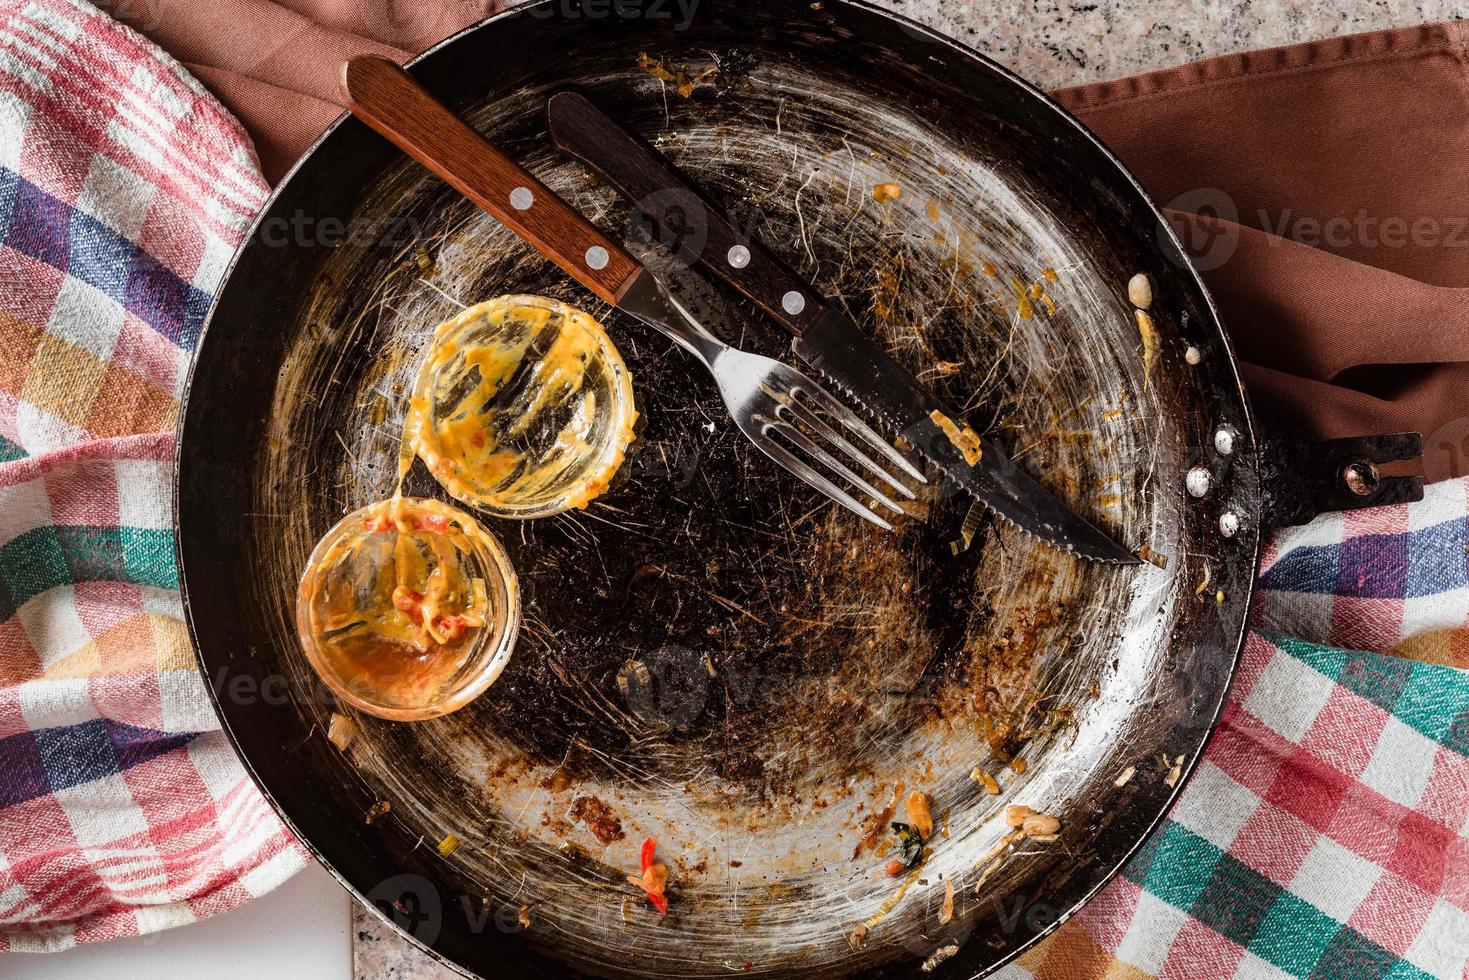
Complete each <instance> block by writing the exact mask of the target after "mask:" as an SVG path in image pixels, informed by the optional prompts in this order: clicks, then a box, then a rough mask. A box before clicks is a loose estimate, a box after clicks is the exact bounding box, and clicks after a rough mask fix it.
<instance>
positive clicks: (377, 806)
mask: <svg viewBox="0 0 1469 980" xmlns="http://www.w3.org/2000/svg"><path fill="white" fill-rule="evenodd" d="M392 808H393V804H391V803H389V802H388V801H387V800H378V801H377V802H376V803H374V804H373V805H372V807H371V808H370V809H369V810H368V811H367V816H366V817H364V818H363V821H364V822H365V823H366V824H367V825H368V826H369V827H371V826H372V825H373V823H374V822H375V821H376V820H377V819H378V818H379V817H381V816H383V815H384V814H385V813H387V812H388V811H389V810H391V809H392Z"/></svg>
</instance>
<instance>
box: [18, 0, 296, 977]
mask: <svg viewBox="0 0 1469 980" xmlns="http://www.w3.org/2000/svg"><path fill="white" fill-rule="evenodd" d="M266 192H267V188H266V186H265V183H264V181H263V179H262V178H261V176H260V174H259V171H258V168H257V167H256V165H255V159H254V155H253V152H252V150H251V149H250V144H249V141H248V139H247V138H246V136H245V134H244V133H243V131H242V130H241V129H240V127H239V126H238V124H237V123H236V122H235V121H234V120H233V119H232V118H231V117H230V116H229V115H228V114H227V113H226V112H225V111H224V110H223V109H221V108H220V106H219V105H218V104H217V103H216V102H215V100H214V99H213V97H212V96H210V95H209V94H208V93H207V92H205V91H204V89H203V88H202V87H200V85H199V84H198V83H197V82H196V81H195V80H194V79H193V78H192V77H190V76H189V75H188V73H187V72H185V71H184V70H183V69H182V68H180V67H179V65H178V64H176V63H175V62H174V61H173V60H172V59H171V58H169V57H168V56H167V55H164V54H163V53H162V52H161V51H159V50H158V49H157V48H156V47H154V46H153V45H152V44H150V43H148V42H147V41H144V40H143V39H142V38H140V37H138V36H137V35H136V34H134V33H133V32H132V31H130V30H128V29H126V28H124V27H122V26H121V25H119V24H117V23H116V22H115V21H113V20H111V19H109V18H107V17H106V16H104V15H102V14H100V13H98V12H97V11H96V10H95V9H93V8H91V7H89V6H87V5H85V4H82V3H71V2H67V0H0V350H3V353H0V950H32V951H34V950H54V949H62V948H66V947H68V946H70V945H72V944H74V943H78V942H86V941H91V940H99V939H109V938H113V937H118V936H128V935H135V934H138V933H144V932H150V931H153V930H157V929H162V928H165V927H168V926H172V925H177V924H179V923H184V922H189V921H192V920H194V919H195V918H198V917H202V916H206V915H211V914H214V913H217V912H221V911H224V910H226V909H229V908H232V907H234V906H236V905H238V904H240V903H241V902H243V901H246V900H247V899H249V898H250V897H252V896H254V895H259V894H262V893H263V892H266V891H269V890H270V889H271V888H273V887H275V885H277V884H279V883H280V882H281V881H283V880H285V879H286V878H287V877H289V876H290V875H291V874H292V873H294V872H295V871H296V870H297V869H299V868H301V867H302V866H303V864H304V861H305V857H304V855H303V853H302V851H301V849H300V846H299V844H297V843H296V842H295V841H294V840H293V839H292V838H291V837H290V836H289V835H288V834H287V833H286V831H285V829H284V828H283V826H282V825H281V824H280V822H279V821H278V819H277V818H276V816H275V814H274V813H273V812H272V811H271V809H270V808H269V806H267V805H266V803H265V802H264V800H263V799H262V798H261V797H260V795H259V793H258V791H257V790H256V788H255V786H254V784H253V783H252V782H251V781H250V780H249V779H248V778H247V777H246V775H245V773H244V771H243V769H242V768H241V767H240V765H239V762H238V760H237V759H236V758H235V756H234V754H233V752H232V751H231V749H230V747H229V744H228V742H227V741H226V739H225V737H224V735H223V733H221V732H220V730H219V721H218V719H217V718H216V717H215V715H214V712H213V710H212V709H211V707H210V704H209V699H208V696H207V693H206V691H205V690H204V685H203V682H202V680H201V679H200V676H199V674H198V671H197V669H196V667H195V665H194V658H193V655H192V653H191V650H190V646H189V639H188V633H187V630H186V629H185V627H184V624H183V620H182V610H181V608H180V604H179V598H178V594H177V592H176V589H177V585H178V574H177V571H176V569H175V566H174V558H173V537H172V534H171V531H170V523H171V517H170V506H169V499H170V486H171V472H172V457H173V433H172V429H173V427H174V424H175V422H176V421H177V415H178V396H179V392H180V388H181V386H182V382H183V378H184V373H185V369H186V367H187V365H188V361H189V357H190V353H191V351H192V348H193V346H194V342H195V340H196V338H197V337H198V334H199V329H200V325H201V322H202V320H203V317H204V312H205V308H206V306H207V305H208V303H209V299H210V296H211V295H212V293H213V290H214V288H215V286H216V285H217V284H218V282H219V279H220V276H221V274H222V272H223V269H224V266H225V264H226V262H227V260H228V258H229V255H230V253H231V251H232V249H233V247H234V245H235V243H236V242H237V241H238V240H239V239H240V237H241V236H242V235H243V233H244V231H245V229H246V227H247V226H248V223H249V221H250V218H251V216H252V214H253V213H254V211H255V210H256V208H257V207H258V206H259V204H260V202H261V201H262V200H263V199H264V197H265V194H266ZM3 972H4V968H3V967H0V973H3Z"/></svg>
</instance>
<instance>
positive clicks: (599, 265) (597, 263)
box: [587, 245, 608, 269]
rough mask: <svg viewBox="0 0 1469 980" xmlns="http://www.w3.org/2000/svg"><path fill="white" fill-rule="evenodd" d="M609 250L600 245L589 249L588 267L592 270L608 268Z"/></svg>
mask: <svg viewBox="0 0 1469 980" xmlns="http://www.w3.org/2000/svg"><path fill="white" fill-rule="evenodd" d="M607 257H608V256H607V250H606V249H605V248H603V247H602V246H600V245H593V246H592V247H591V248H589V249H587V267H588V268H590V269H605V268H607Z"/></svg>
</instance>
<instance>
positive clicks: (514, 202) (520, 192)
mask: <svg viewBox="0 0 1469 980" xmlns="http://www.w3.org/2000/svg"><path fill="white" fill-rule="evenodd" d="M534 203H536V196H535V195H534V194H532V193H531V192H530V188H529V187H517V188H515V190H513V191H511V192H510V206H511V207H512V208H514V209H515V210H517V211H529V210H530V206H531V205H532V204H534Z"/></svg>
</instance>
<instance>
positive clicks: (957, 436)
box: [928, 409, 981, 466]
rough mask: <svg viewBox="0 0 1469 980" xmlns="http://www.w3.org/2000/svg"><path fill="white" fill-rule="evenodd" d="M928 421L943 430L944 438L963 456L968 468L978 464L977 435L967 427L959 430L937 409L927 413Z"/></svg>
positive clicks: (978, 446) (978, 444)
mask: <svg viewBox="0 0 1469 980" xmlns="http://www.w3.org/2000/svg"><path fill="white" fill-rule="evenodd" d="M928 417H929V420H930V421H932V422H933V424H934V425H936V426H938V427H939V428H940V429H942V430H943V433H944V435H945V436H947V437H948V439H949V441H950V442H952V443H953V444H954V448H955V449H958V450H959V452H961V453H963V454H964V461H965V462H966V463H968V464H969V465H970V466H973V465H974V464H975V463H978V462H979V458H980V455H981V451H980V442H979V434H978V433H977V432H975V431H974V430H973V429H971V428H970V427H969V426H967V425H966V426H964V427H963V428H960V427H959V426H958V425H957V424H955V422H954V420H953V419H951V418H949V417H948V416H947V415H945V414H944V413H943V412H940V411H939V410H938V409H934V410H933V411H932V412H929V413H928Z"/></svg>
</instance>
